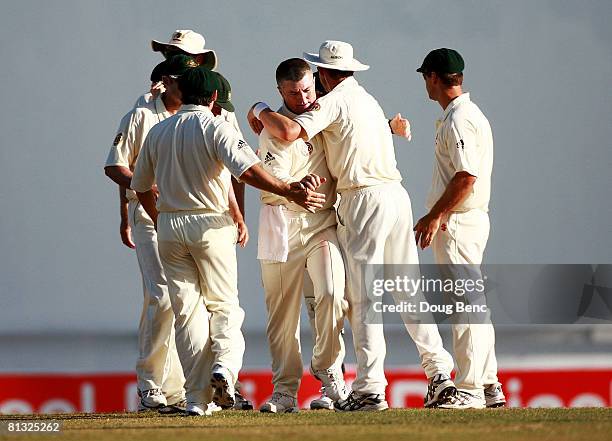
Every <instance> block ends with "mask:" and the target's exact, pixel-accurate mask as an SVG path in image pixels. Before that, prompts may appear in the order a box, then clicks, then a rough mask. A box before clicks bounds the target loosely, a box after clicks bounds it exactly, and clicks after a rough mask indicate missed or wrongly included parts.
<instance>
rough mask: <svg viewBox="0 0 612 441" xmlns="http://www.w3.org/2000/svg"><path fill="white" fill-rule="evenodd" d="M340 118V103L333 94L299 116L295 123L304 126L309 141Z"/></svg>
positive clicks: (324, 97) (322, 98)
mask: <svg viewBox="0 0 612 441" xmlns="http://www.w3.org/2000/svg"><path fill="white" fill-rule="evenodd" d="M339 116H340V103H339V102H338V99H337V97H336V96H335V94H333V93H332V94H329V95H325V96H323V97H321V98H319V99H318V100H317V101H316V102H315V103H314V104H313V105H312V107H311V108H310V110H309V111H308V112H304V113H302V114H301V115H298V116H297V117H296V118H295V119H294V121H295V122H296V123H298V124H299V125H300V126H302V128H303V129H304V131H305V132H306V135H307V136H308V139H312V138H313V137H314V136H315V135H316V134H318V133H320V132H321V131H323V130H325V129H326V128H327V127H329V126H330V125H331V124H332V123H334V122H335V121H336V120H337V119H338V118H339Z"/></svg>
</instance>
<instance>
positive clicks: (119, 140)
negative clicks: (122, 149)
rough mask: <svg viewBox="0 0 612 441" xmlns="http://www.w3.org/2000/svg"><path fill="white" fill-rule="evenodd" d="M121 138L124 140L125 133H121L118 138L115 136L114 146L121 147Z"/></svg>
mask: <svg viewBox="0 0 612 441" xmlns="http://www.w3.org/2000/svg"><path fill="white" fill-rule="evenodd" d="M121 138H123V133H121V132H119V133H117V136H115V139H114V141H113V145H114V146H117V145H119V143H120V142H121Z"/></svg>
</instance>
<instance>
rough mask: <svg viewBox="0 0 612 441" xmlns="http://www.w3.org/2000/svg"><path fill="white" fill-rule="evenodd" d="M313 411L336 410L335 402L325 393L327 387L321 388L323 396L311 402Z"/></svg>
mask: <svg viewBox="0 0 612 441" xmlns="http://www.w3.org/2000/svg"><path fill="white" fill-rule="evenodd" d="M310 409H311V410H320V409H325V410H334V400H332V399H331V398H329V397H328V396H327V394H326V392H325V387H322V388H321V396H320V397H319V398H317V399H315V400H312V401H311V402H310Z"/></svg>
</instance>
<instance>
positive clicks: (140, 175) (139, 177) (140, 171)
mask: <svg viewBox="0 0 612 441" xmlns="http://www.w3.org/2000/svg"><path fill="white" fill-rule="evenodd" d="M150 133H151V132H149V134H150ZM150 139H151V138H150V136H149V135H147V137H146V138H145V141H144V143H143V145H142V148H141V149H140V154H139V155H138V159H137V160H136V166H135V167H134V174H133V175H132V183H131V185H130V186H131V188H132V190H134V191H137V192H139V193H145V192H147V191H149V190H150V189H151V187H153V183H154V182H155V165H156V161H155V155H154V152H153V151H152V150H151V143H150Z"/></svg>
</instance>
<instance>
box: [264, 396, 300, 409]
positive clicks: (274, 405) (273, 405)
mask: <svg viewBox="0 0 612 441" xmlns="http://www.w3.org/2000/svg"><path fill="white" fill-rule="evenodd" d="M259 411H260V412H263V413H297V412H298V407H297V399H296V398H294V397H292V396H291V395H287V394H284V393H281V392H274V393H273V394H272V397H271V398H270V399H269V400H268V401H266V402H265V403H263V404H262V406H261V407H260V408H259Z"/></svg>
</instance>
